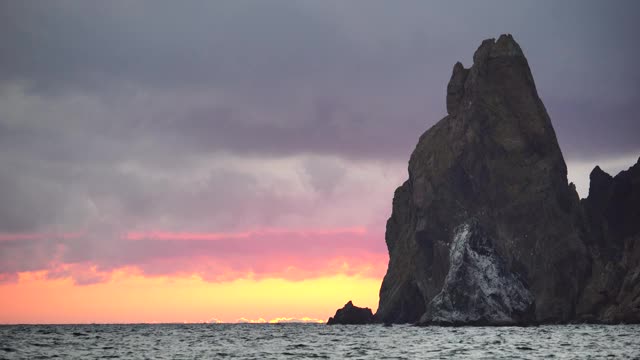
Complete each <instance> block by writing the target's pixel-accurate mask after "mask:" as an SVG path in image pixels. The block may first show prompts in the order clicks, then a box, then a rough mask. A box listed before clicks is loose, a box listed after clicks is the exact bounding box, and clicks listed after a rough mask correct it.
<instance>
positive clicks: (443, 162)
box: [376, 35, 640, 325]
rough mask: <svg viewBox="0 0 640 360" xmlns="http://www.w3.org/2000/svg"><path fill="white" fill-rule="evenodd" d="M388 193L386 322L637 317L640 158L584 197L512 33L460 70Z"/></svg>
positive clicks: (600, 177)
mask: <svg viewBox="0 0 640 360" xmlns="http://www.w3.org/2000/svg"><path fill="white" fill-rule="evenodd" d="M446 105H447V112H448V115H447V116H446V117H445V118H443V119H442V120H440V121H439V122H438V123H437V124H436V125H434V126H433V127H432V128H431V129H429V130H428V131H427V132H425V133H424V134H423V135H422V136H421V137H420V139H419V141H418V145H417V146H416V148H415V150H414V151H413V153H412V155H411V158H410V160H409V179H408V180H407V181H406V182H405V183H404V184H403V185H402V186H400V187H399V188H398V189H397V190H396V191H395V194H394V198H393V210H392V215H391V217H390V218H389V220H388V222H387V228H386V234H385V241H386V243H387V248H388V250H389V266H388V270H387V273H386V275H385V277H384V280H383V283H382V286H381V289H380V303H379V307H378V311H377V313H376V319H377V321H382V322H394V323H404V322H411V323H415V322H421V323H424V324H430V323H447V324H495V325H501V324H527V323H534V322H535V323H562V322H569V321H575V320H578V321H580V320H582V321H609V320H611V321H631V322H634V321H638V319H639V317H638V307H637V306H638V301H639V298H638V291H639V285H638V282H639V281H640V280H639V275H638V264H639V263H640V261H639V260H640V257H638V253H639V252H640V250H639V247H640V246H639V245H638V244H639V242H638V233H639V232H638V226H639V224H640V217H639V216H638V208H639V206H640V202H639V200H638V191H639V189H640V187H639V186H638V169H637V168H638V167H639V166H638V165H636V166H635V167H634V168H632V169H630V170H629V171H628V172H625V173H622V174H620V175H618V176H616V177H615V178H611V177H610V176H608V175H606V174H604V173H602V172H601V171H600V170H599V169H596V170H594V173H593V174H592V187H591V190H590V194H589V197H588V198H587V199H585V200H583V201H582V202H581V201H580V200H579V197H578V195H577V192H576V190H575V187H574V186H573V184H569V183H568V182H567V169H566V165H565V162H564V159H563V156H562V152H561V151H560V147H559V146H558V142H557V139H556V135H555V132H554V129H553V126H552V124H551V120H550V119H549V116H548V115H547V112H546V110H545V107H544V105H543V103H542V101H541V100H540V98H539V97H538V94H537V90H536V86H535V83H534V80H533V76H532V74H531V71H530V69H529V65H528V62H527V60H526V58H525V56H524V54H523V52H522V50H521V48H520V46H519V45H518V44H517V43H516V42H515V40H514V39H513V38H512V37H511V36H510V35H502V36H500V38H499V39H498V40H497V41H496V40H494V39H489V40H485V41H483V42H482V44H481V45H480V47H479V48H478V50H477V51H476V52H475V54H474V56H473V65H472V66H471V67H470V68H469V69H465V68H464V66H462V64H460V63H457V64H456V65H455V66H454V69H453V74H452V76H451V80H450V82H449V85H448V87H447V101H446Z"/></svg>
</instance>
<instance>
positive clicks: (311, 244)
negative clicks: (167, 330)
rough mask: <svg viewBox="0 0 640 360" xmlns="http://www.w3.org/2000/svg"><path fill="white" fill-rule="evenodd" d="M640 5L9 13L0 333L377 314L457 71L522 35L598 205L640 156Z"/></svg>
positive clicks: (91, 7)
mask: <svg viewBox="0 0 640 360" xmlns="http://www.w3.org/2000/svg"><path fill="white" fill-rule="evenodd" d="M639 10H640V2H637V1H615V2H605V1H575V0H574V1H562V2H556V1H517V2H515V1H506V0H505V1H483V2H475V1H468V2H467V1H439V2H436V1H403V2H391V1H337V0H335V1H333V0H329V1H320V0H317V1H278V0H271V1H260V2H258V1H256V2H239V1H231V0H230V1H215V2H212V1H179V2H176V1H137V2H130V1H115V0H114V1H108V2H104V1H62V0H61V1H55V2H54V1H51V2H42V1H3V2H0V169H1V171H0V323H91V322H125V323H126V322H220V321H221V322H245V321H246V322H252V321H253V322H269V321H271V322H277V321H326V319H327V318H328V317H329V316H331V315H333V313H334V311H335V309H337V308H339V307H341V306H342V305H343V304H345V303H346V302H347V301H349V300H353V301H354V303H355V304H356V305H359V306H368V307H370V308H372V309H373V310H375V309H376V308H377V302H378V291H379V286H380V283H381V280H382V277H383V276H384V273H385V271H386V265H387V261H388V255H387V252H386V246H385V243H384V229H385V222H386V219H387V218H388V216H389V215H390V212H391V200H392V198H393V191H394V189H395V188H396V187H397V186H399V185H400V184H402V182H403V181H404V179H406V178H407V170H406V167H407V161H408V159H409V155H410V153H411V151H412V150H413V148H414V147H415V145H416V142H417V139H418V137H419V136H420V134H422V133H423V132H424V131H425V130H427V129H428V128H429V127H430V126H432V125H433V124H435V123H436V122H437V121H438V120H440V119H441V118H442V117H443V116H444V115H445V114H446V108H445V94H446V85H447V82H448V80H449V77H450V76H451V71H452V68H453V64H455V62H456V61H461V62H462V63H463V64H464V65H465V66H466V67H468V66H470V65H471V58H472V55H473V52H474V51H475V49H476V48H477V47H478V46H479V44H480V43H481V41H482V40H483V39H486V38H497V37H498V36H499V35H500V34H502V33H511V34H513V36H514V37H515V39H516V41H518V42H519V44H520V45H521V47H522V48H523V51H524V52H525V55H526V56H527V58H528V61H529V64H530V66H531V69H532V72H533V75H534V78H535V81H536V85H537V88H538V93H539V95H540V97H541V98H542V100H543V102H544V103H545V105H546V108H547V111H548V113H549V115H550V117H551V119H552V122H553V124H554V127H555V129H556V132H557V136H558V140H559V142H560V146H561V148H562V151H563V154H564V156H565V160H566V162H567V166H568V169H569V181H572V182H574V183H575V184H576V186H577V189H578V192H579V194H580V195H581V196H582V197H585V196H586V195H587V194H588V186H589V184H588V176H589V173H590V171H591V169H593V167H594V166H595V165H600V166H601V167H602V168H603V169H604V170H605V171H609V172H610V173H612V174H615V173H617V172H618V171H620V170H623V169H626V168H628V167H629V166H631V165H632V164H633V163H635V162H636V160H637V159H638V156H639V155H640V141H639V140H638V134H639V133H640V121H639V120H638V117H637V106H636V105H637V104H638V103H640V67H638V66H637V59H638V58H639V57H640V48H639V47H638V45H637V39H636V36H637V34H638V33H640V25H639V24H640V23H639V22H638V21H637V14H639V13H640V11H639Z"/></svg>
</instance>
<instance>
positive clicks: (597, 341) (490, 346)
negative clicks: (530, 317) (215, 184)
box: [0, 324, 640, 359]
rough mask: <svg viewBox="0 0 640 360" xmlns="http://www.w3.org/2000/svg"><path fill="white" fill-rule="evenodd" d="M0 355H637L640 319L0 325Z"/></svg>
mask: <svg viewBox="0 0 640 360" xmlns="http://www.w3.org/2000/svg"><path fill="white" fill-rule="evenodd" d="M0 358H1V359H464V358H472V359H501V358H502V359H540V358H556V359H604V358H619V359H634V358H635V359H639V358H640V325H558V326H533V327H437V326H431V327H416V326H411V325H394V326H391V327H385V326H383V325H360V326H358V325H335V326H329V325H324V324H135V325H115V324H114V325H3V326H0Z"/></svg>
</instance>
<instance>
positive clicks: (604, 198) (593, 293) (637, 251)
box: [576, 159, 640, 323]
mask: <svg viewBox="0 0 640 360" xmlns="http://www.w3.org/2000/svg"><path fill="white" fill-rule="evenodd" d="M590 179H591V185H590V187H589V196H588V197H587V198H586V199H583V200H582V204H583V206H584V210H585V215H586V220H587V223H588V226H589V230H590V232H589V236H588V237H587V239H586V241H587V244H588V246H589V248H590V250H591V253H592V266H591V272H590V274H589V279H588V282H587V286H586V287H585V289H584V291H583V293H582V296H581V298H580V299H579V302H578V305H577V308H576V318H577V319H578V320H581V321H593V322H604V323H620V322H639V321H640V159H638V162H637V163H636V164H635V165H634V166H633V167H631V168H630V169H629V170H627V171H623V172H621V173H620V174H618V175H617V176H616V177H611V176H610V175H609V174H607V173H605V172H604V171H602V170H601V169H600V168H599V167H596V168H595V169H594V170H593V171H592V172H591V175H590Z"/></svg>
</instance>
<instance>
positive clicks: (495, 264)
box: [420, 222, 535, 325]
mask: <svg viewBox="0 0 640 360" xmlns="http://www.w3.org/2000/svg"><path fill="white" fill-rule="evenodd" d="M449 264H450V266H449V273H448V274H447V276H446V278H445V280H444V285H443V286H442V290H441V291H440V293H438V295H436V296H435V297H434V298H433V299H432V300H431V302H430V303H429V304H428V305H427V312H426V313H425V314H424V315H423V316H422V318H421V319H420V322H421V323H437V324H447V325H449V324H450V325H456V324H475V325H485V324H494V325H496V324H500V325H512V324H517V323H520V322H523V321H531V320H533V315H534V310H535V308H534V301H533V295H532V294H531V292H530V291H529V289H527V287H526V285H525V284H524V281H523V280H522V279H521V278H520V277H519V276H518V275H517V274H514V273H512V272H509V271H507V270H506V268H505V265H504V262H503V261H502V259H501V258H500V257H499V256H498V254H497V253H496V251H495V249H494V248H493V242H492V241H491V239H489V238H488V237H487V236H486V235H485V234H483V233H482V230H481V228H480V227H479V225H478V224H477V223H475V222H471V224H462V225H460V226H459V227H458V228H457V229H455V230H454V235H453V241H452V242H451V249H450V253H449Z"/></svg>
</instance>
